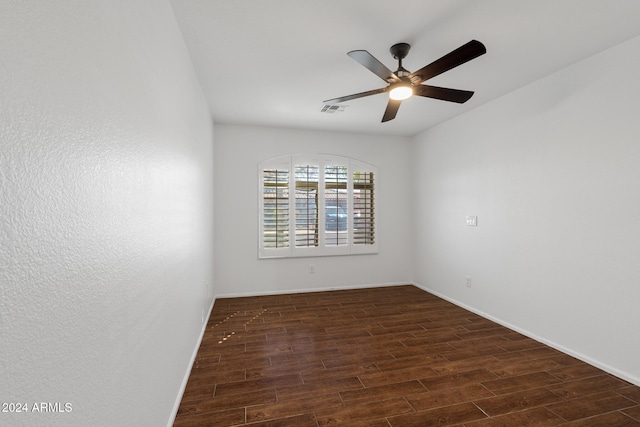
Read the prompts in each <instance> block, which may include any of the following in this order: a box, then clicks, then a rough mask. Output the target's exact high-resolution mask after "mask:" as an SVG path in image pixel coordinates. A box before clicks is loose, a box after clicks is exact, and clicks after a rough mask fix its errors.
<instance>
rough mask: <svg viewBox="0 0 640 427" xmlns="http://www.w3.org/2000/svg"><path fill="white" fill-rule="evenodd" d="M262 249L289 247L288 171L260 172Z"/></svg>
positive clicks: (266, 170)
mask: <svg viewBox="0 0 640 427" xmlns="http://www.w3.org/2000/svg"><path fill="white" fill-rule="evenodd" d="M261 228H262V248H264V249H281V248H288V247H289V170H288V169H263V170H262V227H261Z"/></svg>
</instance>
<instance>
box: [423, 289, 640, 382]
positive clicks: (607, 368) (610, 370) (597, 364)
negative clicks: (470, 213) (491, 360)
mask: <svg viewBox="0 0 640 427" xmlns="http://www.w3.org/2000/svg"><path fill="white" fill-rule="evenodd" d="M411 284H412V285H413V286H415V287H417V288H420V289H422V290H423V291H425V292H428V293H430V294H433V295H435V296H437V297H439V298H442V299H443V300H446V301H449V302H450V303H452V304H455V305H457V306H458V307H461V308H464V309H465V310H468V311H470V312H472V313H475V314H477V315H478V316H482V317H484V318H485V319H489V320H491V321H493V322H496V323H497V324H499V325H502V326H504V327H506V328H509V329H511V330H512V331H516V332H518V333H520V334H522V335H524V336H527V337H529V338H531V339H533V340H536V341H538V342H541V343H543V344H545V345H548V346H549V347H551V348H554V349H556V350H558V351H561V352H563V353H565V354H568V355H569V356H573V357H575V358H576V359H579V360H581V361H583V362H585V363H588V364H590V365H592V366H595V367H596V368H598V369H602V370H603V371H605V372H608V373H610V374H611V375H615V376H616V377H618V378H621V379H623V380H625V381H628V382H630V383H632V384H634V385H637V386H640V378H637V377H635V376H633V375H629V374H627V373H626V372H622V371H620V370H619V369H616V368H614V367H612V366H609V365H607V364H606V363H602V362H600V361H598V360H595V359H592V358H591V357H588V356H586V355H584V354H581V353H579V352H576V351H573V350H572V349H570V348H567V347H565V346H563V345H560V344H558V343H556V342H553V341H549V340H547V339H546V338H543V337H540V336H538V335H536V334H533V333H531V332H530V331H527V330H526V329H522V328H520V327H518V326H515V325H512V324H511V323H509V322H505V321H504V320H502V319H499V318H497V317H494V316H492V315H490V314H487V313H485V312H483V311H481V310H478V309H476V308H474V307H472V306H469V305H467V304H464V303H462V302H460V301H458V300H456V299H454V298H450V297H448V296H447V295H444V294H441V293H440V292H437V291H434V290H433V289H429V288H428V287H426V286H423V285H421V284H419V283H415V282H411Z"/></svg>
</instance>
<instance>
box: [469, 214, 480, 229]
mask: <svg viewBox="0 0 640 427" xmlns="http://www.w3.org/2000/svg"><path fill="white" fill-rule="evenodd" d="M467 225H469V226H472V227H477V226H478V216H477V215H467Z"/></svg>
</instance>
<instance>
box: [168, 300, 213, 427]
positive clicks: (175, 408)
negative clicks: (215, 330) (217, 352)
mask: <svg viewBox="0 0 640 427" xmlns="http://www.w3.org/2000/svg"><path fill="white" fill-rule="evenodd" d="M215 302H216V298H215V297H213V299H212V300H211V304H210V305H209V310H208V311H207V316H206V318H205V319H204V323H203V324H202V330H201V331H200V336H199V337H198V340H197V342H196V345H195V348H194V349H193V353H192V354H191V360H190V361H189V368H188V369H187V372H186V373H185V375H184V378H183V379H182V384H181V385H180V390H179V391H178V396H177V397H176V401H175V402H174V404H173V410H172V411H171V418H170V419H169V423H168V424H167V427H172V426H173V423H174V422H175V420H176V416H177V415H178V409H179V408H180V402H182V396H183V395H184V391H185V390H186V388H187V382H188V381H189V376H190V375H191V368H193V364H194V363H195V361H196V357H197V356H198V350H199V349H200V343H201V342H202V338H204V333H205V332H206V330H207V324H208V323H209V317H210V316H211V311H212V310H213V305H214V304H215Z"/></svg>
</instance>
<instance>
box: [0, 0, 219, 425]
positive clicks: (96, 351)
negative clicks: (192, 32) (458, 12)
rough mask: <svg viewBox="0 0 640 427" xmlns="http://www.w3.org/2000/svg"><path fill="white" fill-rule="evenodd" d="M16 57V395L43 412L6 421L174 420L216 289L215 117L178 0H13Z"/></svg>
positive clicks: (4, 378) (1, 87)
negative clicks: (174, 6) (177, 11)
mask: <svg viewBox="0 0 640 427" xmlns="http://www.w3.org/2000/svg"><path fill="white" fill-rule="evenodd" d="M0 58H2V61H1V64H0V92H1V94H2V95H1V96H0V118H1V120H0V402H14V403H20V404H23V403H26V404H27V405H28V411H29V413H21V414H7V413H0V425H12V426H14V425H15V426H19V425H27V426H31V425H46V426H55V425H61V426H124V425H136V426H161V425H166V424H167V422H168V421H169V420H170V418H171V412H172V409H173V406H174V404H175V400H176V398H177V397H178V396H177V394H178V392H179V390H180V386H181V384H182V381H183V378H184V375H185V373H186V371H187V369H188V365H189V361H190V358H191V356H192V353H193V351H194V348H195V346H196V344H197V339H198V335H199V332H200V330H201V327H202V315H203V310H206V309H208V307H209V304H210V302H211V298H212V295H213V290H212V275H213V272H212V267H211V261H212V259H213V251H212V241H213V239H212V214H213V209H212V191H213V169H212V167H213V165H212V163H213V149H212V124H211V121H210V118H209V113H208V109H207V107H206V105H205V102H204V99H203V96H202V93H201V90H200V88H199V84H198V82H197V79H196V77H195V74H194V72H193V70H192V66H191V62H190V59H189V56H188V54H187V52H186V49H185V47H184V45H183V41H182V37H181V34H180V31H179V30H178V28H177V26H176V24H175V22H174V18H173V14H172V11H171V8H170V6H169V5H168V3H167V2H164V1H152V0H148V1H146V0H144V1H140V0H136V1H135V2H131V1H128V0H127V1H124V0H122V1H119V0H113V1H106V0H104V1H92V2H86V1H80V0H78V1H65V2H42V1H15V2H14V1H9V2H3V5H2V13H0ZM42 402H45V403H53V404H54V406H53V407H52V406H47V411H49V410H54V412H53V413H52V412H50V411H49V412H46V413H36V412H34V411H33V409H34V408H33V405H34V404H38V405H39V404H40V403H42ZM65 403H69V404H70V405H71V406H66V407H65V406H64V404H65ZM56 404H60V405H58V406H56ZM68 409H71V411H70V412H69V411H68ZM60 410H62V412H60Z"/></svg>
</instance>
